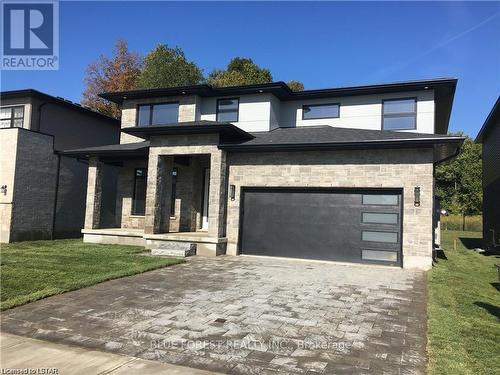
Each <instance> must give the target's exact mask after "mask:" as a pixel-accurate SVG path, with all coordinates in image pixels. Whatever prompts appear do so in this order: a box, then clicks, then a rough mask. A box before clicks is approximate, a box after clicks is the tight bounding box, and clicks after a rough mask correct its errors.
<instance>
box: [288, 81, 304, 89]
mask: <svg viewBox="0 0 500 375" xmlns="http://www.w3.org/2000/svg"><path fill="white" fill-rule="evenodd" d="M286 84H287V85H288V87H290V89H291V90H292V91H302V90H304V84H303V83H302V82H300V81H293V80H292V81H288V82H287V83H286Z"/></svg>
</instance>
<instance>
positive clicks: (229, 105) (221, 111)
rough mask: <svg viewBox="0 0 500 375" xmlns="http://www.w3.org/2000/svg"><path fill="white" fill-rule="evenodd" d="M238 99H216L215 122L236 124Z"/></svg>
mask: <svg viewBox="0 0 500 375" xmlns="http://www.w3.org/2000/svg"><path fill="white" fill-rule="evenodd" d="M239 107H240V99H238V98H231V99H218V100H217V121H220V122H238V110H239Z"/></svg>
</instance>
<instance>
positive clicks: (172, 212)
mask: <svg viewBox="0 0 500 375" xmlns="http://www.w3.org/2000/svg"><path fill="white" fill-rule="evenodd" d="M177 173H178V171H177V168H174V169H173V170H172V197H171V201H170V216H175V195H176V189H177Z"/></svg>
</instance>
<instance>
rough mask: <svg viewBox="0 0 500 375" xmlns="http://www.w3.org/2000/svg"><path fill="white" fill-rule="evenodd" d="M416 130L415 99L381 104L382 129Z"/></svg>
mask: <svg viewBox="0 0 500 375" xmlns="http://www.w3.org/2000/svg"><path fill="white" fill-rule="evenodd" d="M416 128H417V99H415V98H410V99H391V100H384V101H383V102H382V129H383V130H406V129H416Z"/></svg>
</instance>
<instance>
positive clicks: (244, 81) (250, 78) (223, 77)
mask: <svg viewBox="0 0 500 375" xmlns="http://www.w3.org/2000/svg"><path fill="white" fill-rule="evenodd" d="M272 81H273V76H272V75H271V72H270V71H269V69H266V68H261V67H259V66H258V65H257V64H255V63H254V62H253V60H252V59H249V58H245V57H235V58H233V59H232V60H231V61H230V62H229V64H228V65H227V69H226V70H217V69H216V70H214V71H212V72H211V73H210V74H209V76H208V79H207V82H208V83H209V84H210V85H212V86H215V87H225V86H242V85H251V84H258V83H270V82H272Z"/></svg>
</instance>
